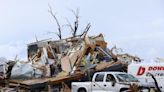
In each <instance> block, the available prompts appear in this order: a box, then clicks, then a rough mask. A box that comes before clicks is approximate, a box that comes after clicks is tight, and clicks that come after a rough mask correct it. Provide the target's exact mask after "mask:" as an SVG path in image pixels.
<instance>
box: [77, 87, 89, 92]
mask: <svg viewBox="0 0 164 92" xmlns="http://www.w3.org/2000/svg"><path fill="white" fill-rule="evenodd" d="M78 92H87V90H86V89H85V88H79V89H78Z"/></svg>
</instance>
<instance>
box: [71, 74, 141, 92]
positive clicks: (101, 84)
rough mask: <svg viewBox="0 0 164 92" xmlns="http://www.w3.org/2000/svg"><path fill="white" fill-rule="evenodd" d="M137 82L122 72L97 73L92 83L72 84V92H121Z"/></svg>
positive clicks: (137, 82)
mask: <svg viewBox="0 0 164 92" xmlns="http://www.w3.org/2000/svg"><path fill="white" fill-rule="evenodd" d="M134 83H135V84H137V85H139V81H138V80H137V79H136V78H135V77H133V76H132V75H130V74H127V73H123V72H97V73H95V74H94V76H93V78H92V82H73V83H72V92H122V91H127V90H128V89H129V87H130V85H132V84H134Z"/></svg>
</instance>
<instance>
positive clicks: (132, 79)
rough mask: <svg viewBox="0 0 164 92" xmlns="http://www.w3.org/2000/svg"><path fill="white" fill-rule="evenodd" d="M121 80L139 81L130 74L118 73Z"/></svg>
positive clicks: (117, 75)
mask: <svg viewBox="0 0 164 92" xmlns="http://www.w3.org/2000/svg"><path fill="white" fill-rule="evenodd" d="M116 77H117V78H118V80H119V82H138V80H137V79H136V78H135V77H134V76H132V75H130V74H116Z"/></svg>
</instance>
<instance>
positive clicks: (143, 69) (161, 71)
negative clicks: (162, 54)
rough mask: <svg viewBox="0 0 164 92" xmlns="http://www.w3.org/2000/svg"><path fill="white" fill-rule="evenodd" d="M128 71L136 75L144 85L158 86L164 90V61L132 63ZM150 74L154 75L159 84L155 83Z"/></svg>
mask: <svg viewBox="0 0 164 92" xmlns="http://www.w3.org/2000/svg"><path fill="white" fill-rule="evenodd" d="M128 73H129V74H132V75H133V76H135V77H136V78H137V79H138V80H139V81H140V82H141V84H142V85H143V86H145V87H148V88H153V87H155V88H157V86H158V87H159V88H160V89H161V91H162V92H164V82H163V81H164V63H156V62H154V63H137V64H136V63H132V64H130V65H129V66H128ZM150 74H152V75H153V76H154V78H155V80H156V82H157V84H158V85H155V80H154V79H153V78H152V76H151V75H150Z"/></svg>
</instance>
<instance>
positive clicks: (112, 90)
mask: <svg viewBox="0 0 164 92" xmlns="http://www.w3.org/2000/svg"><path fill="white" fill-rule="evenodd" d="M105 79H106V80H105V82H104V88H105V90H107V92H119V88H118V87H117V84H116V79H115V77H114V76H113V75H112V74H107V75H106V78H105Z"/></svg>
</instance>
